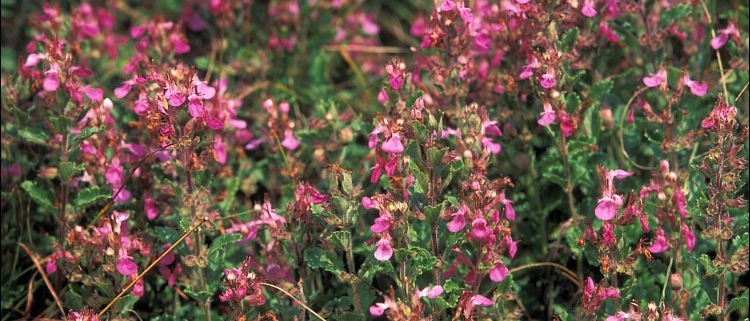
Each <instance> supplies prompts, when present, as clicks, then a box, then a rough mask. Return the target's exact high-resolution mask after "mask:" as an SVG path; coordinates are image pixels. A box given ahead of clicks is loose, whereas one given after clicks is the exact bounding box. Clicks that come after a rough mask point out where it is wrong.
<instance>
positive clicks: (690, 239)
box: [680, 223, 695, 252]
mask: <svg viewBox="0 0 750 321" xmlns="http://www.w3.org/2000/svg"><path fill="white" fill-rule="evenodd" d="M680 233H681V234H682V237H683V238H684V239H685V247H687V250H688V252H692V251H693V248H695V234H693V231H692V230H690V228H689V227H688V226H687V225H685V223H682V225H681V226H680Z"/></svg>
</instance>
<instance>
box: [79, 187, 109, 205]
mask: <svg viewBox="0 0 750 321" xmlns="http://www.w3.org/2000/svg"><path fill="white" fill-rule="evenodd" d="M111 195H112V191H109V190H103V189H101V188H99V187H98V186H92V187H88V188H84V189H82V190H80V191H78V193H76V196H75V199H74V200H73V203H74V204H75V205H76V207H78V208H79V209H82V208H84V207H86V206H89V205H91V204H94V203H95V202H96V201H98V200H102V199H108V198H109V197H110V196H111Z"/></svg>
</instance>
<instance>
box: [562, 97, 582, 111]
mask: <svg viewBox="0 0 750 321" xmlns="http://www.w3.org/2000/svg"><path fill="white" fill-rule="evenodd" d="M580 105H581V98H579V97H578V94H576V93H569V94H568V95H567V97H566V98H565V109H566V110H567V111H568V112H571V113H572V112H575V111H576V110H578V106H580Z"/></svg>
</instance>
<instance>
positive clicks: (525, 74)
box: [518, 57, 542, 80]
mask: <svg viewBox="0 0 750 321" xmlns="http://www.w3.org/2000/svg"><path fill="white" fill-rule="evenodd" d="M541 66H542V64H541V63H540V62H539V59H536V57H532V59H531V61H530V62H529V64H528V65H526V66H523V71H521V74H519V75H518V79H520V80H523V79H526V78H529V77H531V76H533V75H534V70H533V69H537V68H539V67H541Z"/></svg>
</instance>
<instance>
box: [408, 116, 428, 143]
mask: <svg viewBox="0 0 750 321" xmlns="http://www.w3.org/2000/svg"><path fill="white" fill-rule="evenodd" d="M411 128H412V130H414V135H415V136H417V140H419V141H425V140H427V135H428V133H427V127H425V126H424V124H422V123H420V122H419V121H417V120H412V122H411Z"/></svg>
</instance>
